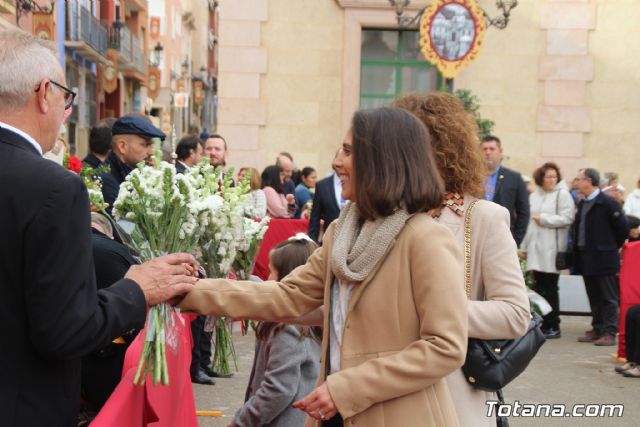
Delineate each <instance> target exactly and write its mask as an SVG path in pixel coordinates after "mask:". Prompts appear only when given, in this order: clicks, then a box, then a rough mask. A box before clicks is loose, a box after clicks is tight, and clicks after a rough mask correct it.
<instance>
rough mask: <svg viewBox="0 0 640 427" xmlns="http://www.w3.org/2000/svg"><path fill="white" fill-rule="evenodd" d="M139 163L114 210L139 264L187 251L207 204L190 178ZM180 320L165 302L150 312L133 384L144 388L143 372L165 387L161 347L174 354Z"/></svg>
mask: <svg viewBox="0 0 640 427" xmlns="http://www.w3.org/2000/svg"><path fill="white" fill-rule="evenodd" d="M155 164H156V166H154V167H151V166H145V165H144V164H143V163H140V164H139V165H138V167H137V168H136V169H135V170H133V171H132V172H131V173H130V174H129V175H128V176H127V178H126V180H125V181H124V182H123V183H122V184H121V186H120V192H119V193H118V198H117V199H116V201H115V203H114V206H113V215H114V217H115V219H116V220H117V221H118V225H119V226H120V227H119V231H120V233H121V234H122V237H123V240H125V242H126V243H127V245H128V246H129V247H130V248H131V249H132V250H133V251H134V252H135V253H136V254H137V256H138V257H139V258H140V260H141V261H142V262H145V261H149V260H151V259H153V258H156V257H158V256H161V255H166V254H170V253H175V252H187V253H191V252H192V251H193V249H194V247H195V246H196V244H197V242H198V238H199V236H200V231H201V230H202V228H203V225H204V224H205V223H206V221H207V219H208V217H209V216H210V212H208V210H209V208H210V206H209V205H207V201H206V200H205V199H203V198H202V196H201V194H199V192H198V190H197V183H196V182H195V181H194V179H193V177H192V176H190V175H180V174H176V171H175V168H174V166H173V165H172V164H170V163H166V162H161V161H159V159H158V160H157V161H156V162H155ZM177 319H179V316H175V309H174V308H172V307H171V306H169V305H168V304H166V303H162V304H158V305H156V306H153V307H151V308H150V309H149V313H148V316H147V323H146V325H145V330H144V331H143V332H141V333H143V334H146V339H145V344H144V348H143V350H142V355H141V357H140V362H139V365H138V370H137V372H136V375H135V378H134V383H135V384H139V383H142V384H144V382H145V379H146V377H147V374H148V373H151V376H152V379H153V381H154V383H158V382H161V383H162V384H164V385H167V384H168V383H169V378H168V373H167V366H166V363H167V362H166V351H165V346H166V345H168V346H169V347H170V348H172V349H173V350H176V346H177V337H175V334H174V328H172V326H173V324H174V322H175V321H177Z"/></svg>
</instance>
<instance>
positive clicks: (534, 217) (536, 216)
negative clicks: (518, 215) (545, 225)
mask: <svg viewBox="0 0 640 427" xmlns="http://www.w3.org/2000/svg"><path fill="white" fill-rule="evenodd" d="M531 219H532V220H534V221H535V222H536V224H540V215H532V216H531Z"/></svg>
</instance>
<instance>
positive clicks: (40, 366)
mask: <svg viewBox="0 0 640 427" xmlns="http://www.w3.org/2000/svg"><path fill="white" fill-rule="evenodd" d="M0 75H2V76H3V77H4V78H3V79H0V96H1V97H2V102H0V183H2V185H1V186H0V200H2V209H0V235H1V236H2V240H1V241H0V336H2V338H3V342H4V345H3V347H2V351H0V413H1V414H2V422H0V424H2V425H3V426H6V427H31V426H33V427H36V426H43V425H47V426H53V427H69V426H72V425H75V424H76V423H77V417H78V407H79V400H80V399H79V396H80V358H81V357H82V356H83V355H85V354H87V353H89V352H91V351H93V350H95V349H97V348H100V347H102V346H104V345H106V344H107V343H109V342H111V340H113V339H114V338H116V337H118V336H120V335H122V334H123V333H125V332H126V331H128V330H130V329H132V328H141V327H142V326H143V325H144V321H145V316H146V308H147V305H148V304H149V305H150V304H157V303H159V302H162V301H165V300H169V299H171V298H174V297H175V296H177V295H180V294H183V293H185V292H187V291H189V290H190V289H192V288H193V285H194V283H195V281H196V279H195V278H194V277H193V276H192V275H193V272H194V271H195V270H194V269H195V268H196V267H197V266H196V265H195V261H194V260H193V258H192V257H191V256H190V255H188V254H173V255H168V256H166V257H162V258H158V259H156V260H153V261H151V262H148V263H145V264H142V265H139V266H133V267H131V269H129V271H128V272H127V274H126V275H125V278H124V279H122V280H119V281H117V282H116V283H114V284H113V285H111V286H110V287H109V288H107V289H102V290H100V291H98V290H96V278H95V272H94V264H93V256H92V251H91V235H90V226H89V198H88V195H87V190H86V188H85V187H84V185H83V183H82V181H81V180H80V178H79V177H78V176H77V175H75V174H73V173H71V172H69V171H68V170H66V169H64V168H62V167H61V166H60V165H58V164H56V163H54V162H51V161H49V160H47V159H44V158H42V153H43V152H47V151H48V150H50V149H51V147H52V146H53V144H54V143H55V141H56V138H57V135H58V132H59V130H60V124H61V123H62V121H63V117H64V112H65V109H68V108H71V105H72V103H73V99H74V97H75V93H73V92H72V91H71V90H70V89H68V88H67V87H65V86H66V82H65V77H64V71H63V70H62V68H61V67H60V64H59V63H58V60H57V52H56V50H55V47H54V46H53V45H52V44H50V43H49V42H45V41H43V40H40V39H38V38H36V37H34V36H32V35H30V34H28V33H25V32H23V31H20V30H5V31H1V32H0Z"/></svg>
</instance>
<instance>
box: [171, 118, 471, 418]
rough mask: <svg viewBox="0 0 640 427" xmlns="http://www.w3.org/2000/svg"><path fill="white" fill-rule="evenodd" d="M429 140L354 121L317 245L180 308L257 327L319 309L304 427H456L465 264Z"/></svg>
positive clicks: (214, 284)
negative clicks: (291, 262) (340, 201)
mask: <svg viewBox="0 0 640 427" xmlns="http://www.w3.org/2000/svg"><path fill="white" fill-rule="evenodd" d="M425 141H428V135H427V132H426V130H425V129H424V126H423V125H422V124H421V123H420V122H419V120H417V119H416V118H415V117H414V116H412V115H411V114H409V113H407V112H405V111H402V110H399V109H390V108H381V109H375V110H367V111H362V112H358V113H356V114H355V115H354V118H353V122H352V128H351V130H350V131H349V132H348V133H347V136H346V138H345V140H344V142H343V145H342V149H341V150H340V153H339V155H338V166H339V176H340V179H341V181H342V195H343V197H345V198H346V199H348V200H350V201H351V203H349V204H347V206H345V208H344V209H343V211H342V212H341V214H340V217H339V218H338V220H337V221H335V222H334V223H332V224H331V226H330V227H329V229H328V230H327V234H326V235H325V238H324V244H323V246H322V247H321V248H319V249H318V250H317V251H316V252H315V253H314V254H313V255H312V256H311V258H309V261H308V262H307V264H306V265H304V266H302V267H298V268H297V269H295V270H294V271H293V272H292V273H291V274H290V275H289V276H287V277H286V278H285V279H283V280H282V281H281V282H279V283H277V282H264V283H261V284H257V283H252V282H232V281H226V280H203V281H201V282H200V283H199V285H198V286H196V288H195V289H194V290H193V291H192V292H191V293H190V294H189V295H188V296H187V297H186V298H185V299H184V300H183V302H182V303H181V304H180V307H181V308H182V309H185V310H190V311H196V312H199V313H202V314H210V315H218V316H219V315H227V316H235V317H239V318H252V319H259V320H279V319H286V318H291V317H296V316H299V315H302V314H305V313H308V312H310V311H312V310H313V309H315V308H317V307H319V306H321V305H323V304H324V305H325V307H327V308H328V309H327V310H326V312H327V316H325V318H324V333H323V340H322V351H321V366H320V372H321V374H320V377H319V378H318V382H317V388H316V389H315V390H314V391H313V392H312V393H311V394H309V395H308V396H307V397H306V398H304V399H303V400H301V401H299V402H296V403H295V404H294V407H297V408H299V409H301V410H304V411H305V412H307V413H308V414H309V415H310V416H311V417H312V418H314V419H315V420H311V419H310V420H309V422H308V423H307V425H313V426H320V425H321V423H322V425H325V426H341V425H343V422H344V425H349V426H350V425H354V424H357V425H358V426H367V427H386V426H388V427H397V426H403V427H412V426H415V427H418V426H434V427H436V426H438V427H440V426H457V425H458V420H457V418H456V412H455V408H454V404H453V399H452V397H451V394H450V393H449V389H448V386H447V381H446V377H447V375H449V374H450V373H452V372H453V371H455V370H456V369H458V368H459V367H460V366H461V365H462V361H463V360H464V355H465V350H466V341H467V312H466V298H465V295H464V289H463V279H462V271H463V270H462V256H461V253H460V249H459V248H458V246H457V245H456V244H455V242H454V240H453V238H452V235H451V232H450V231H449V230H447V228H446V227H443V226H442V225H439V224H437V223H435V222H434V221H433V220H432V219H431V217H430V216H429V214H428V213H426V212H428V211H430V210H432V209H433V208H436V207H437V206H439V205H440V202H441V200H442V194H443V193H442V188H443V187H442V182H441V179H440V177H439V176H438V172H437V168H436V166H435V164H434V161H433V157H432V154H431V150H430V148H429V145H428V143H425Z"/></svg>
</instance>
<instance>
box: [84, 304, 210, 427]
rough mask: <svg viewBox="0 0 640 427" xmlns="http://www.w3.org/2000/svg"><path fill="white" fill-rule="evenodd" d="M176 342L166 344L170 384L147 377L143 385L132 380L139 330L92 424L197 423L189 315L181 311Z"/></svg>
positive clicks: (194, 426)
mask: <svg viewBox="0 0 640 427" xmlns="http://www.w3.org/2000/svg"><path fill="white" fill-rule="evenodd" d="M179 316H180V317H181V318H182V320H183V321H182V322H176V325H177V326H178V337H179V340H180V342H179V346H178V351H177V352H173V351H171V350H170V349H169V348H167V365H168V368H169V385H168V386H166V387H165V386H163V385H160V384H158V385H155V386H154V385H153V381H152V380H151V377H150V376H148V377H147V381H145V384H144V386H137V385H134V384H133V377H134V376H135V373H136V369H137V368H138V360H139V359H140V353H141V352H142V347H143V345H144V341H143V340H144V335H142V333H140V334H138V336H137V337H136V339H135V340H134V341H133V342H132V343H131V345H130V346H129V348H128V349H127V354H126V356H125V360H124V367H123V368H122V379H121V380H120V384H118V387H116V389H115V390H114V392H113V394H112V395H111V397H110V398H109V400H108V401H107V403H105V405H104V407H103V408H102V410H101V411H100V413H98V416H97V417H96V418H95V420H94V421H93V422H92V423H91V427H113V426H118V427H146V426H151V427H198V419H197V417H196V405H195V400H194V397H193V386H192V385H191V377H190V375H189V365H190V364H191V348H192V347H193V340H192V338H191V319H192V318H193V317H194V316H191V315H186V314H180V315H179Z"/></svg>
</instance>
